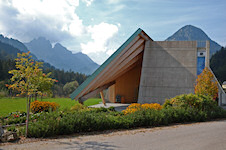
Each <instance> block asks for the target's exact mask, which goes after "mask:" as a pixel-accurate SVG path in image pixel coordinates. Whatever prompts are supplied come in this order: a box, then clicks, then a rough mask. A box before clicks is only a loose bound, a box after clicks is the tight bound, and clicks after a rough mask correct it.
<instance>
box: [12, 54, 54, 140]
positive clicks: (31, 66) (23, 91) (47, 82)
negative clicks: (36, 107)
mask: <svg viewBox="0 0 226 150" xmlns="http://www.w3.org/2000/svg"><path fill="white" fill-rule="evenodd" d="M29 53H30V52H27V53H22V54H20V53H18V54H17V58H16V59H15V61H16V69H14V70H10V71H9V74H12V77H11V79H10V80H11V82H12V84H11V85H8V88H9V89H12V90H16V91H17V92H18V93H19V94H18V95H23V96H26V97H27V121H26V133H25V134H26V136H27V135H28V124H29V114H30V103H31V99H32V97H33V96H35V95H36V94H42V93H43V92H44V91H47V90H49V89H50V88H51V85H52V84H53V83H54V82H55V80H54V79H51V78H48V76H49V75H48V76H45V75H43V72H42V69H40V67H42V62H37V61H34V60H33V59H31V56H30V55H29ZM44 86H47V87H44Z"/></svg>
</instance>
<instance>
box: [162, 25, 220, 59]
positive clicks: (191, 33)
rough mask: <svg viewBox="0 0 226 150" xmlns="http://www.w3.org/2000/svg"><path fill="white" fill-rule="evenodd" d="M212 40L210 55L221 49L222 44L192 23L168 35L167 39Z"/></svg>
mask: <svg viewBox="0 0 226 150" xmlns="http://www.w3.org/2000/svg"><path fill="white" fill-rule="evenodd" d="M206 40H209V41H210V56H212V55H213V54H214V53H216V52H217V51H219V50H220V49H221V46H220V45H219V44H218V43H216V42H215V41H213V40H211V39H210V38H209V37H208V36H207V35H206V33H205V32H204V31H202V30H201V29H200V28H197V27H195V26H192V25H186V26H184V27H182V28H181V29H179V30H178V31H177V32H175V33H174V34H173V35H172V36H170V37H168V38H167V39H166V41H206Z"/></svg>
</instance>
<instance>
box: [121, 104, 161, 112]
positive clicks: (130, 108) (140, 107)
mask: <svg viewBox="0 0 226 150" xmlns="http://www.w3.org/2000/svg"><path fill="white" fill-rule="evenodd" d="M147 109H155V110H161V109H162V106H161V105H160V104H158V103H151V104H147V103H146V104H138V103H133V104H131V105H130V106H128V107H127V108H126V110H123V111H122V112H123V113H124V114H125V115H126V114H131V113H134V112H136V111H139V110H147Z"/></svg>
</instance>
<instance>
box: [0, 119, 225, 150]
mask: <svg viewBox="0 0 226 150" xmlns="http://www.w3.org/2000/svg"><path fill="white" fill-rule="evenodd" d="M10 149H16V150H42V149H43V150H46V149H48V150H61V149H69V150H70V149H78V150H84V149H95V150H102V149H103V150H113V149H130V150H132V149H134V150H148V149H149V150H226V120H221V121H213V122H204V123H193V124H185V125H173V126H168V127H157V128H149V129H136V130H129V131H118V132H112V133H108V134H99V135H85V136H76V137H67V138H60V139H50V140H46V141H37V142H31V143H24V144H13V145H6V146H0V150H10Z"/></svg>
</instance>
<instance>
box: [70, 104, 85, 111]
mask: <svg viewBox="0 0 226 150" xmlns="http://www.w3.org/2000/svg"><path fill="white" fill-rule="evenodd" d="M88 109H89V108H88V107H87V106H85V105H82V104H75V105H74V106H72V107H71V111H80V110H88Z"/></svg>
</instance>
